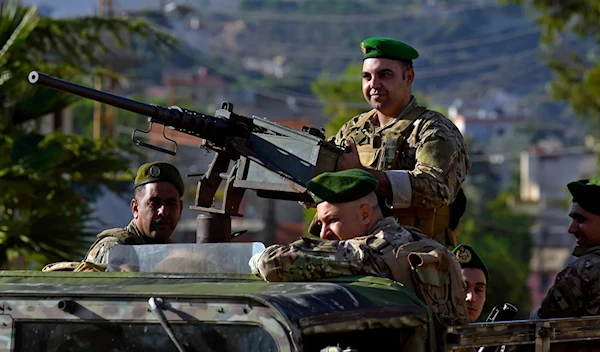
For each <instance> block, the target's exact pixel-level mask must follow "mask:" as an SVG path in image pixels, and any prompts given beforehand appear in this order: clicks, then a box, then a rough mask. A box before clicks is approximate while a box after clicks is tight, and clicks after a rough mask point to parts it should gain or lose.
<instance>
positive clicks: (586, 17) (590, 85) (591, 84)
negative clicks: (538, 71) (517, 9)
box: [505, 0, 600, 126]
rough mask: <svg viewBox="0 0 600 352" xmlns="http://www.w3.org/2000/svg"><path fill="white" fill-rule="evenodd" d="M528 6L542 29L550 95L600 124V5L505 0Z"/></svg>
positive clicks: (589, 0) (585, 1) (592, 0)
mask: <svg viewBox="0 0 600 352" xmlns="http://www.w3.org/2000/svg"><path fill="white" fill-rule="evenodd" d="M505 2H511V3H517V4H521V5H527V6H532V7H533V8H534V9H535V10H536V17H537V21H538V23H539V25H540V27H541V30H542V36H541V39H540V43H541V46H542V49H544V54H545V55H546V56H547V60H548V63H549V65H550V67H551V68H552V71H553V73H554V79H553V81H552V84H551V90H552V93H553V96H554V98H556V99H558V100H562V101H566V102H568V103H570V105H571V106H572V107H573V108H574V110H575V111H576V112H577V113H579V114H580V115H582V116H585V117H586V118H587V119H588V120H589V121H590V122H591V123H593V124H594V125H595V126H598V125H599V124H600V119H599V117H600V59H599V58H598V53H597V49H596V47H597V44H598V42H599V41H600V25H599V24H598V18H599V17H600V5H599V3H598V2H597V1H595V0H581V1H555V0H505Z"/></svg>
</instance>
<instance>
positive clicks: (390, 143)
mask: <svg viewBox="0 0 600 352" xmlns="http://www.w3.org/2000/svg"><path fill="white" fill-rule="evenodd" d="M426 111H427V108H425V107H423V106H418V107H416V108H414V109H412V110H411V111H410V112H408V114H407V115H406V117H404V118H403V119H401V120H399V121H397V122H396V123H395V124H394V125H392V126H390V127H388V128H386V129H385V130H384V131H382V132H380V133H374V134H373V135H368V134H365V133H364V131H361V130H360V128H361V127H362V126H363V125H364V124H365V123H366V122H367V121H368V120H371V119H372V118H373V117H374V116H375V114H376V113H377V110H375V109H373V110H371V111H369V112H367V113H365V114H364V115H363V116H362V117H361V118H360V119H359V120H358V121H357V122H356V124H355V125H354V126H353V127H351V128H350V132H349V133H348V137H351V138H352V139H353V140H354V141H355V143H356V147H357V150H358V155H359V157H360V161H361V163H362V164H363V165H364V166H368V167H372V168H374V169H377V170H402V168H401V167H399V165H398V158H399V156H400V153H401V152H402V150H403V149H404V148H403V144H404V143H406V139H407V137H408V136H409V135H410V134H411V133H412V132H413V130H414V127H415V123H416V120H417V119H418V118H419V117H421V116H422V115H423V114H424V113H425V112H426ZM407 120H408V121H412V123H409V124H407V125H405V123H406V121H407ZM392 215H393V216H394V217H395V218H396V219H397V220H398V222H399V223H400V224H401V225H406V226H413V227H416V228H418V229H419V230H421V232H423V233H424V234H426V235H427V236H429V237H431V238H433V239H435V240H436V241H438V242H440V243H442V244H444V245H446V246H450V247H452V248H454V247H456V245H457V244H458V243H457V240H456V233H455V232H454V231H451V230H450V229H449V227H448V225H449V223H450V207H449V206H448V205H445V206H442V207H440V208H437V209H428V208H413V207H410V208H398V209H393V210H392Z"/></svg>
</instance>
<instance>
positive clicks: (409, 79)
mask: <svg viewBox="0 0 600 352" xmlns="http://www.w3.org/2000/svg"><path fill="white" fill-rule="evenodd" d="M404 77H405V79H406V83H408V84H412V83H413V82H414V80H415V70H414V69H412V68H407V69H406V70H405V71H404Z"/></svg>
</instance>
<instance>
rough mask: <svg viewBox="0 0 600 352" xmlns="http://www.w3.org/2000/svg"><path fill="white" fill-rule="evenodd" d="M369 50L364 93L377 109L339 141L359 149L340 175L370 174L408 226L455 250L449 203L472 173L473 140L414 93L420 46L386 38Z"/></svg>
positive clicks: (347, 157)
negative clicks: (421, 103) (469, 143)
mask: <svg viewBox="0 0 600 352" xmlns="http://www.w3.org/2000/svg"><path fill="white" fill-rule="evenodd" d="M361 49H362V52H363V54H364V59H363V72H362V90H363V94H364V96H365V99H366V100H367V102H368V103H369V104H370V105H371V106H372V107H373V109H372V110H371V111H369V112H366V113H363V114H361V115H358V116H356V117H354V118H352V119H351V120H350V121H348V122H347V123H346V124H345V125H344V126H342V128H341V129H340V130H339V132H338V133H337V134H336V136H335V137H334V141H335V142H336V143H337V144H338V145H346V146H347V147H349V149H350V150H351V152H350V153H346V154H344V155H343V156H342V157H341V159H340V162H339V164H338V170H345V169H353V168H362V169H364V170H367V171H369V172H370V173H371V174H373V175H374V176H375V177H376V178H377V180H378V181H379V186H378V188H377V191H376V193H377V195H378V196H379V198H380V203H384V202H385V203H384V204H385V205H386V207H388V208H391V209H392V214H393V216H394V217H395V218H397V219H398V222H399V223H400V224H402V225H408V226H415V227H417V228H419V229H420V230H421V231H422V232H423V233H425V234H426V235H428V236H430V237H432V238H435V239H436V240H438V241H439V242H440V243H442V244H444V245H446V246H447V247H451V248H454V247H456V245H457V240H456V236H455V234H454V232H452V231H449V228H448V224H449V221H450V220H449V217H450V215H449V207H448V206H449V205H450V204H451V203H452V202H453V201H454V199H455V197H456V195H457V193H458V192H459V189H460V186H461V184H462V183H463V181H464V180H465V177H466V175H467V172H468V170H469V168H470V162H469V159H468V156H467V147H466V144H465V141H464V139H463V137H462V135H461V133H460V131H459V130H458V129H457V128H456V126H455V125H454V124H453V123H452V121H450V120H449V119H448V118H446V117H445V116H444V115H442V114H441V113H439V112H436V111H432V110H427V109H426V108H425V107H422V106H419V104H418V103H417V101H416V99H415V97H414V96H413V95H412V93H411V86H412V83H413V81H414V79H415V71H414V69H413V65H412V62H413V60H414V59H416V58H417V57H418V56H419V54H418V53H417V51H416V50H415V49H413V48H412V47H410V46H409V45H406V44H404V43H402V42H400V41H397V40H395V39H391V38H383V37H374V38H369V39H366V40H364V41H363V42H362V43H361ZM382 200H383V201H382ZM311 232H312V233H313V234H314V231H312V230H311Z"/></svg>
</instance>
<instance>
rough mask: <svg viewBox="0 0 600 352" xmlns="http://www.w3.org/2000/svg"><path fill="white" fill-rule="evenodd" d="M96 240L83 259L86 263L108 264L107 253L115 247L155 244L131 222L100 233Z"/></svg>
mask: <svg viewBox="0 0 600 352" xmlns="http://www.w3.org/2000/svg"><path fill="white" fill-rule="evenodd" d="M97 237H98V239H97V240H96V242H94V243H93V244H92V246H91V247H90V249H89V250H88V252H87V254H86V255H85V258H84V259H83V260H84V261H86V262H91V263H94V264H108V252H109V251H110V250H111V249H112V248H114V247H115V246H117V245H120V244H125V245H135V244H157V242H155V241H154V240H153V239H152V238H150V237H148V236H146V235H144V234H143V233H142V231H140V230H139V229H138V228H137V226H135V223H134V222H133V220H131V222H130V223H129V225H127V226H126V227H124V228H116V229H109V230H105V231H102V232H101V233H100V234H98V236H97Z"/></svg>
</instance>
